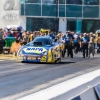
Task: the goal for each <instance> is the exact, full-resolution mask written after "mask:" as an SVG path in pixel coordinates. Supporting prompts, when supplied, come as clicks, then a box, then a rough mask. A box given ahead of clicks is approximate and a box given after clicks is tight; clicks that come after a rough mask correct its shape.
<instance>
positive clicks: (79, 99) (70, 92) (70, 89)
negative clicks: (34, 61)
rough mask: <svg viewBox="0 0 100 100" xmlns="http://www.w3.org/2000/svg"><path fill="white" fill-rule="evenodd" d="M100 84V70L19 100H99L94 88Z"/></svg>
mask: <svg viewBox="0 0 100 100" xmlns="http://www.w3.org/2000/svg"><path fill="white" fill-rule="evenodd" d="M99 83H100V69H99V70H96V71H93V72H90V73H87V74H85V75H81V76H79V77H76V78H74V79H70V80H68V81H65V82H62V83H60V84H57V85H55V86H52V87H50V88H47V89H44V90H41V91H39V92H36V93H34V94H31V95H28V96H25V97H22V98H20V99H18V100H97V96H96V93H95V91H94V87H95V86H96V85H97V84H99Z"/></svg>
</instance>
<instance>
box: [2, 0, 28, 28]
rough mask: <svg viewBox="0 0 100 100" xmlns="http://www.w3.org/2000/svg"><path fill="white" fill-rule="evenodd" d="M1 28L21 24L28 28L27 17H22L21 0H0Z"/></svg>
mask: <svg viewBox="0 0 100 100" xmlns="http://www.w3.org/2000/svg"><path fill="white" fill-rule="evenodd" d="M0 13H1V14H0V28H4V27H6V26H9V25H21V26H22V27H23V28H24V29H26V22H25V19H26V17H20V2H19V0H0Z"/></svg>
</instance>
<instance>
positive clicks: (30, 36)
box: [0, 29, 100, 58]
mask: <svg viewBox="0 0 100 100" xmlns="http://www.w3.org/2000/svg"><path fill="white" fill-rule="evenodd" d="M7 36H9V37H14V38H16V42H17V43H19V42H20V43H21V45H26V44H27V43H29V42H31V41H33V40H34V38H35V37H37V36H50V37H51V38H52V40H57V41H58V42H62V43H64V45H65V48H64V53H63V57H64V56H65V54H66V51H67V56H68V57H71V58H73V53H75V54H77V53H78V52H82V53H83V58H86V57H88V58H90V54H92V56H93V57H94V54H95V45H96V44H97V45H98V48H99V49H100V38H99V36H96V34H93V33H92V32H91V33H88V34H87V33H84V34H76V33H75V32H72V31H66V32H65V33H62V32H58V34H54V33H53V32H50V31H46V32H42V31H34V32H31V31H24V32H22V31H21V30H20V29H19V30H14V29H13V30H12V29H8V30H3V29H0V40H5V39H6V37H7ZM99 49H98V50H99Z"/></svg>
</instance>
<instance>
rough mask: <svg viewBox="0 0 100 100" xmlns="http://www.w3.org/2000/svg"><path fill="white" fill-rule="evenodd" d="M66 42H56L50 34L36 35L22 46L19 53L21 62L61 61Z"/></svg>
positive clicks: (18, 56) (18, 58) (18, 57)
mask: <svg viewBox="0 0 100 100" xmlns="http://www.w3.org/2000/svg"><path fill="white" fill-rule="evenodd" d="M63 51H64V44H63V43H61V42H57V41H56V42H54V41H52V39H51V38H50V37H48V36H39V37H36V38H35V39H34V40H33V41H32V42H30V43H28V44H26V45H25V46H22V47H21V48H20V49H19V51H18V53H17V60H18V61H21V62H46V63H56V62H61V58H62V53H63Z"/></svg>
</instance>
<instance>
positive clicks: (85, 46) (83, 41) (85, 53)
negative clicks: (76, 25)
mask: <svg viewBox="0 0 100 100" xmlns="http://www.w3.org/2000/svg"><path fill="white" fill-rule="evenodd" d="M88 43H89V37H87V34H86V33H84V35H83V37H82V38H81V45H80V46H81V47H82V49H83V58H85V57H88Z"/></svg>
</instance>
